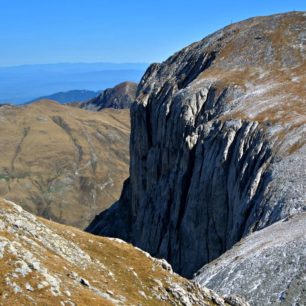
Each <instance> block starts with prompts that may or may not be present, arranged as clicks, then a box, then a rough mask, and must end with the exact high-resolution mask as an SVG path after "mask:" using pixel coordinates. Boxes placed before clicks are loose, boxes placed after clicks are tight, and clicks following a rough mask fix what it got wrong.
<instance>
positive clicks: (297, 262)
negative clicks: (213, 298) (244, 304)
mask: <svg viewBox="0 0 306 306" xmlns="http://www.w3.org/2000/svg"><path fill="white" fill-rule="evenodd" d="M237 271H239V273H237ZM195 280H196V281H197V282H199V283H200V284H201V285H203V286H204V285H205V286H207V287H209V288H214V290H216V291H217V292H219V293H221V294H225V295H227V294H231V293H232V292H238V293H239V294H242V295H243V296H245V297H246V298H247V299H248V301H249V302H250V303H251V305H271V304H272V305H276V304H279V303H283V304H285V305H304V304H305V301H306V213H302V214H299V215H294V216H292V217H289V218H287V219H284V220H283V221H279V222H277V223H275V224H273V225H271V226H269V227H267V228H265V229H263V230H261V231H257V232H255V233H253V234H251V235H250V236H248V237H246V238H245V239H243V240H242V241H240V242H239V243H237V244H236V245H235V246H234V247H233V248H232V249H231V250H229V251H227V252H226V253H225V254H224V255H222V256H221V257H219V258H218V259H216V260H215V261H213V262H211V263H209V264H208V265H206V266H204V267H203V269H201V270H200V271H199V272H198V273H197V276H196V278H195Z"/></svg>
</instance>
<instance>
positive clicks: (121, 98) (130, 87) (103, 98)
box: [80, 82, 137, 112]
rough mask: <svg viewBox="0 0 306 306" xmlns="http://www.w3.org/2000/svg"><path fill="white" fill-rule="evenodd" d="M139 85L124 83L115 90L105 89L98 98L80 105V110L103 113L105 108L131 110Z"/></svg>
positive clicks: (114, 88)
mask: <svg viewBox="0 0 306 306" xmlns="http://www.w3.org/2000/svg"><path fill="white" fill-rule="evenodd" d="M136 90H137V84H136V83H133V82H123V83H120V84H118V85H116V86H115V87H113V88H108V89H105V90H103V91H102V92H101V94H100V95H98V96H97V97H95V98H93V99H91V100H89V101H87V102H83V103H81V104H80V108H82V109H86V110H90V111H97V112H99V111H101V110H102V109H105V108H115V109H124V108H130V107H131V104H132V103H133V102H134V101H135V98H136Z"/></svg>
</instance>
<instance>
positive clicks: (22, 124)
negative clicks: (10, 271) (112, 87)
mask: <svg viewBox="0 0 306 306" xmlns="http://www.w3.org/2000/svg"><path fill="white" fill-rule="evenodd" d="M129 133H130V118H129V111H128V110H105V111H103V112H99V113H92V112H87V111H85V110H80V109H77V108H71V107H68V106H64V105H60V104H58V103H55V102H53V101H49V100H43V101H40V102H37V103H33V104H30V105H27V106H23V107H14V106H2V107H1V108H0V155H1V158H0V196H3V197H5V198H7V199H9V200H12V201H15V202H17V203H19V204H20V205H22V207H24V208H25V209H26V210H28V211H30V212H32V213H34V214H36V215H40V216H43V217H45V218H48V219H52V220H55V221H58V222H61V223H66V224H70V225H74V226H78V227H81V228H84V227H85V226H86V225H88V223H89V222H90V220H91V219H92V218H93V217H94V216H95V214H97V213H98V212H100V211H101V210H103V209H105V208H107V207H109V205H110V204H112V203H113V202H114V201H115V200H116V199H117V198H118V196H119V194H120V192H121V186H122V182H123V181H124V179H126V177H127V176H128V163H129V153H128V147H129V145H128V143H129Z"/></svg>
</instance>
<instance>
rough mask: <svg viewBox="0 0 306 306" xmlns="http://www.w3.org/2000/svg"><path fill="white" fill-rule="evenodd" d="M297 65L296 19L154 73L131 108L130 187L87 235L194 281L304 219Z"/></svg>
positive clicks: (211, 46)
mask: <svg viewBox="0 0 306 306" xmlns="http://www.w3.org/2000/svg"><path fill="white" fill-rule="evenodd" d="M305 59H306V13H304V12H292V13H287V14H278V15H273V16H268V17H256V18H252V19H249V20H246V21H243V22H240V23H237V24H232V25H230V26H228V27H226V28H224V29H222V30H220V31H218V32H216V33H214V34H212V35H210V36H208V37H206V38H204V39H203V40H201V41H199V42H196V43H194V44H192V45H190V46H188V47H186V48H184V49H183V50H181V51H179V52H177V53H176V54H174V55H173V56H172V57H170V58H169V59H168V60H166V61H165V62H163V63H161V64H153V65H151V66H150V67H149V69H148V70H147V72H146V73H145V75H144V77H143V78H142V80H141V82H140V84H139V86H138V90H137V97H136V103H134V104H133V105H132V108H131V119H132V122H131V124H132V131H131V138H130V152H131V160H130V178H129V179H128V180H127V181H126V182H125V184H124V187H123V191H122V194H121V198H120V200H119V201H118V202H116V203H115V204H114V205H113V206H112V207H111V208H110V209H109V210H107V211H105V212H102V213H101V214H100V215H99V216H97V217H96V218H95V219H94V220H93V222H92V223H91V224H90V225H89V227H88V228H87V230H88V231H90V232H92V233H95V234H101V235H108V236H112V237H119V238H122V239H125V240H127V241H130V242H132V243H133V244H135V245H136V246H138V247H140V248H142V249H144V250H146V251H148V252H149V253H151V254H152V255H153V256H157V257H160V258H165V259H167V260H168V261H169V262H170V263H171V264H172V266H173V268H174V270H175V271H177V272H178V273H180V274H182V275H184V276H187V277H192V275H193V273H195V272H196V271H197V270H198V269H200V268H201V267H202V266H203V265H205V264H207V263H209V262H211V261H212V260H214V259H216V258H218V257H219V256H220V255H221V254H223V253H224V252H226V251H227V250H229V249H230V248H231V247H232V246H233V245H234V244H235V243H237V242H238V241H240V240H241V239H242V238H243V237H246V236H248V235H251V234H252V233H253V232H255V231H258V230H260V229H263V228H266V227H268V226H270V225H271V224H273V223H275V222H277V221H279V220H281V219H283V218H286V217H288V216H290V215H294V214H299V213H302V212H303V211H304V210H305V209H306V207H305V202H306V197H305V195H306V190H305V188H306V181H305V180H306V175H305V162H306V160H305V159H306V145H305V123H306V116H305V114H306V112H305V101H306V99H305V94H306V90H305V73H304V71H305ZM300 252H302V249H300ZM276 260H277V259H276ZM279 260H282V259H281V258H279ZM237 273H238V272H237ZM250 275H252V271H251V270H250V273H249V277H251V276H250ZM276 277H277V276H276ZM219 279H221V277H220V278H219ZM202 281H203V280H202ZM250 282H252V278H250ZM236 289H237V288H236ZM237 290H238V291H239V290H240V289H239V288H238V289H237ZM254 290H255V289H254ZM273 290H275V291H274V292H273V294H275V295H277V294H279V293H280V292H278V291H277V290H281V289H280V288H279V287H278V288H274V289H273ZM254 292H256V290H255V291H254ZM254 294H255V293H254ZM270 297H271V296H270V295H268V294H267V295H263V297H262V301H264V304H266V303H269V301H270V300H269V299H270Z"/></svg>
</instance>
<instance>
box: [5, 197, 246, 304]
mask: <svg viewBox="0 0 306 306" xmlns="http://www.w3.org/2000/svg"><path fill="white" fill-rule="evenodd" d="M164 266H165V262H164V261H161V260H157V259H154V258H152V257H151V256H150V255H149V254H147V253H144V252H143V251H140V250H137V249H135V248H133V247H132V246H131V245H128V244H127V243H125V242H123V241H121V240H118V239H117V240H116V239H109V238H103V237H95V236H92V235H90V234H87V233H84V232H82V231H80V230H77V229H75V228H72V227H68V226H64V225H59V224H56V223H53V222H50V221H47V220H43V219H41V218H37V217H34V216H33V215H31V214H30V213H28V212H26V211H24V210H23V209H22V208H21V207H20V206H18V205H16V204H14V203H12V202H9V201H6V200H2V199H0V272H1V286H0V304H1V305H63V306H64V305H69V306H73V305H88V306H89V305H97V306H98V305H101V306H102V305H185V306H189V305H199V306H200V305H202V306H205V305H207V306H212V305H219V306H226V305H233V306H234V305H235V304H231V303H229V302H225V301H224V299H223V298H221V297H219V296H218V295H217V294H215V293H214V292H212V291H211V290H208V289H201V288H199V287H198V286H197V285H196V284H194V283H192V282H190V281H187V280H185V279H183V278H181V277H180V276H178V275H176V274H174V273H173V272H172V271H171V270H170V271H169V269H165V268H164ZM168 266H169V264H168ZM247 305H248V304H246V303H244V302H241V303H240V304H239V306H247Z"/></svg>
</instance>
